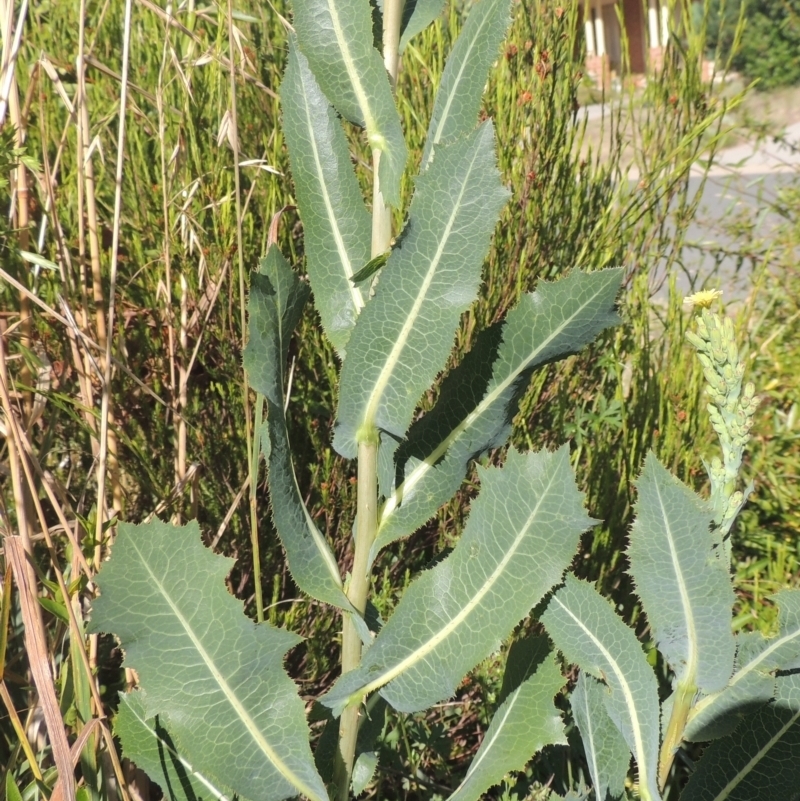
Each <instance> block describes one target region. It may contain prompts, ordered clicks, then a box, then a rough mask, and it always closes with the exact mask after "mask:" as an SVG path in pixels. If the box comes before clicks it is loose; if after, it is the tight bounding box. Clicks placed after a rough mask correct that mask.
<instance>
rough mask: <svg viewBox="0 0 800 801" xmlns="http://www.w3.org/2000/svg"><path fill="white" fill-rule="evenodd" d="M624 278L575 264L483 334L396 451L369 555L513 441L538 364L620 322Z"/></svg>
mask: <svg viewBox="0 0 800 801" xmlns="http://www.w3.org/2000/svg"><path fill="white" fill-rule="evenodd" d="M621 280H622V271H621V270H618V269H612V270H602V271H599V272H594V273H583V272H580V271H579V270H573V271H572V272H571V273H570V274H569V275H568V276H567V277H566V278H563V279H561V280H560V281H556V282H555V283H549V282H546V281H540V282H539V285H538V287H537V290H536V291H535V292H533V293H531V294H527V295H523V296H522V298H521V299H520V302H519V304H518V305H517V306H516V307H515V308H514V309H513V310H512V311H511V312H510V313H509V314H508V318H507V320H506V323H505V326H504V327H503V328H502V329H501V327H500V326H494V327H492V328H491V329H487V330H486V331H484V332H482V333H481V335H480V336H479V337H478V340H477V342H476V344H475V347H474V348H473V349H472V351H470V352H469V353H468V354H467V355H466V356H465V357H464V359H463V361H462V363H461V364H460V365H459V366H458V367H456V368H455V369H454V370H453V371H451V373H450V374H449V375H448V376H447V378H446V379H445V380H444V382H443V383H442V387H441V391H440V393H439V400H438V402H437V404H436V406H435V407H434V408H433V409H432V410H431V411H430V412H429V413H428V414H426V415H425V416H424V417H423V418H422V419H421V420H420V421H419V422H418V423H415V424H414V425H413V426H412V427H411V429H410V430H409V432H408V436H407V438H406V441H405V442H403V443H402V444H401V445H400V447H399V449H398V451H397V454H396V458H395V463H396V469H395V472H396V474H397V476H398V478H397V481H396V482H393V483H396V488H394V490H393V491H392V492H390V493H389V494H388V496H387V498H386V501H385V503H384V504H383V506H382V508H381V509H380V510H379V516H378V533H377V537H376V539H375V543H374V544H373V547H372V553H371V556H370V558H371V560H372V559H374V558H375V556H377V554H378V553H379V552H380V550H381V549H382V548H384V547H385V546H386V545H388V544H389V543H390V542H394V541H395V540H397V539H399V538H400V537H405V536H408V535H409V534H411V533H412V532H414V531H415V530H416V529H417V528H419V526H421V525H423V524H424V523H425V521H426V520H428V519H429V518H430V517H431V516H432V515H433V514H435V513H436V510H437V509H438V508H439V507H440V506H441V505H442V504H443V503H446V502H447V501H448V500H449V499H450V498H451V497H452V495H453V493H454V492H455V491H456V490H457V489H458V487H459V485H460V484H461V481H462V479H463V478H464V475H465V473H466V471H467V466H468V464H469V462H470V461H471V460H472V459H474V458H477V457H479V456H481V455H482V454H484V453H485V452H486V451H488V450H489V449H490V448H496V447H499V446H500V445H503V444H504V443H505V442H506V441H507V440H508V437H509V434H510V433H511V421H512V420H513V418H514V415H515V414H516V412H517V407H518V404H519V401H520V399H521V398H522V396H523V395H524V394H525V391H526V390H527V388H528V383H529V380H530V377H531V374H532V372H533V371H534V370H535V369H536V368H537V367H540V366H542V365H544V364H548V363H550V362H553V361H555V360H557V359H561V358H564V357H565V356H567V355H569V354H571V353H576V352H577V351H578V350H580V349H581V348H582V347H583V346H584V345H587V344H588V343H589V342H591V341H592V340H593V339H594V338H595V337H596V336H597V335H598V334H599V333H600V332H601V331H602V330H604V329H605V328H608V327H609V326H612V325H616V324H617V323H618V322H619V317H618V316H617V314H616V312H615V311H614V302H615V299H616V296H617V292H618V290H619V284H620V281H621ZM501 334H502V338H503V341H502V344H500V343H499V338H500V336H501ZM382 450H383V446H382ZM381 486H382V488H383V487H384V486H385V484H382V485H381Z"/></svg>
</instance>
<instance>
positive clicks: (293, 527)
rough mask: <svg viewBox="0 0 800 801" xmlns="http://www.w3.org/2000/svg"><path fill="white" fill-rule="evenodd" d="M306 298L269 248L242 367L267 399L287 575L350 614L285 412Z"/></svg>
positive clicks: (268, 450) (254, 286) (256, 286)
mask: <svg viewBox="0 0 800 801" xmlns="http://www.w3.org/2000/svg"><path fill="white" fill-rule="evenodd" d="M307 299H308V286H307V285H306V284H304V283H303V282H302V281H300V279H299V278H298V277H297V275H296V274H295V273H294V271H293V270H292V269H291V267H289V265H288V264H287V263H286V260H285V259H284V258H283V256H282V255H281V253H280V251H279V250H278V248H277V246H273V247H272V248H270V250H269V252H268V253H267V256H266V257H265V258H264V259H262V260H261V265H260V270H259V272H258V273H256V274H254V275H253V276H252V279H251V284H250V304H249V306H250V336H249V339H248V342H247V347H246V348H245V353H244V366H245V369H246V370H247V372H248V375H249V376H250V384H251V386H252V387H253V388H254V389H255V390H256V391H257V392H260V393H261V394H262V395H264V397H265V398H266V401H267V432H268V434H269V444H268V446H266V445H265V446H264V456H265V458H266V460H267V465H268V468H269V488H270V501H271V507H272V516H273V519H274V521H275V528H276V529H277V531H278V535H279V536H280V538H281V542H282V543H283V547H284V548H285V549H286V558H287V561H288V563H289V569H290V570H291V573H292V577H293V578H294V580H295V581H296V582H297V586H298V587H300V589H301V590H303V592H306V593H308V594H309V595H310V596H311V597H312V598H316V599H317V600H320V601H325V602H326V603H330V604H333V605H334V606H338V607H340V608H341V609H348V610H349V609H351V608H352V607H351V605H350V603H349V601H348V600H347V598H346V596H345V594H344V592H343V590H342V579H341V576H340V574H339V566H338V564H337V562H336V558H335V557H334V555H333V552H332V551H331V548H330V546H329V545H328V541H327V540H326V539H325V536H324V535H323V534H322V532H321V531H320V530H319V529H318V528H317V526H316V524H315V523H314V521H313V519H312V518H311V515H310V514H309V513H308V509H306V506H305V503H304V502H303V498H302V496H301V494H300V488H299V487H298V485H297V478H296V476H295V472H294V465H293V464H292V452H291V447H290V444H289V431H288V428H287V425H286V415H285V412H284V406H285V398H284V386H285V383H286V377H285V373H286V361H287V356H288V352H289V343H290V340H291V336H292V332H293V331H294V328H295V326H296V325H297V323H298V322H299V320H300V316H301V314H302V311H303V306H304V305H305V303H306V300H307ZM262 441H263V440H262Z"/></svg>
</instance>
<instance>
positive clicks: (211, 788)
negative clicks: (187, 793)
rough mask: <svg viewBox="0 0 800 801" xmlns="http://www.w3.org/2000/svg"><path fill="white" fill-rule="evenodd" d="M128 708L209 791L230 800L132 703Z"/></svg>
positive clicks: (221, 800)
mask: <svg viewBox="0 0 800 801" xmlns="http://www.w3.org/2000/svg"><path fill="white" fill-rule="evenodd" d="M125 695H128V693H124V694H123V697H124V696H125ZM126 708H127V710H128V712H129V713H130V714H131V715H132V716H133V717H134V718H135V719H136V720H137V721H138V722H139V724H140V725H141V726H142V728H143V729H146V730H147V731H148V732H150V734H152V735H153V737H154V738H155V739H156V740H158V741H159V743H161V744H162V745H163V746H164V748H166V749H167V751H169V752H170V754H172V756H174V757H175V759H177V760H178V761H179V762H180V763H181V765H183V767H184V768H186V770H187V771H188V772H189V773H190V774H191V775H192V776H193V777H194V778H195V779H197V781H199V782H200V783H201V784H202V785H203V786H204V787H207V788H208V789H209V791H210V792H211V793H212V794H213V795H214V797H215V798H217V799H219V801H230V799H229V798H228V796H226V795H225V794H224V793H223V792H222V790H218V789H217V788H216V787H215V786H214V785H213V784H212V783H211V782H210V781H209V780H208V779H207V778H206V777H205V776H204V775H203V774H202V773H199V772H198V771H196V770H195V769H194V768H193V767H192V765H191V763H189V762H187V761H186V760H185V759H184V758H183V757H182V756H181V755H180V754H179V753H178V752H177V751H176V750H175V749H174V748H173V747H172V746H171V745H170V744H169V743H168V742H167V741H166V740H164V738H163V737H161V736H160V735H159V733H158V732H157V731H156V730H155V729H153V728H152V727H151V726H150V725H149V724H148V722H147V720H145V718H143V717H142V716H141V715H139V714H138V713H137V712H136V710H134V708H133V707H132V706H131V705H130V704H126ZM130 759H131V761H132V762H134V763H135V762H136V755H135V754H134V755H133V756H131V757H130Z"/></svg>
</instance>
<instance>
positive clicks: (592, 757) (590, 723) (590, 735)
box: [581, 676, 600, 795]
mask: <svg viewBox="0 0 800 801" xmlns="http://www.w3.org/2000/svg"><path fill="white" fill-rule="evenodd" d="M588 681H589V678H588V676H587V677H585V678H584V682H588ZM583 705H584V708H585V710H586V727H587V728H588V729H589V731H587V732H586V733H584V732H581V738H582V739H584V738H585V739H587V740H588V741H589V747H588V748H584V752H585V753H586V757H587V759H589V761H590V762H591V763H592V769H590V771H589V773H590V775H591V776H593V777H597V778H598V779H599V778H600V768H599V767H598V765H597V748H596V746H595V744H594V719H593V717H592V713H591V710H590V709H589V690H588V689H587V688H586V687H584V688H583ZM595 793H596V794H598V795H599V790H597V789H595Z"/></svg>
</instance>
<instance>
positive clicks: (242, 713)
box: [130, 540, 322, 801]
mask: <svg viewBox="0 0 800 801" xmlns="http://www.w3.org/2000/svg"><path fill="white" fill-rule="evenodd" d="M130 542H131V545H132V547H133V549H134V550H135V551H136V553H137V554H138V556H139V559H140V560H141V562H142V566H143V567H144V569H145V571H146V572H147V573H148V574H149V576H150V579H151V581H152V582H153V584H154V585H155V586H156V587H157V588H158V590H159V592H160V593H161V595H162V597H163V598H164V600H165V601H166V602H167V604H168V605H169V607H170V609H171V610H172V612H173V613H174V615H175V617H176V618H177V619H178V621H179V622H180V624H181V626H182V627H183V630H184V631H185V632H186V635H187V636H188V637H189V639H190V640H191V641H192V644H193V645H194V646H195V648H196V649H197V652H198V653H199V654H200V657H201V658H202V660H203V662H204V663H205V665H206V667H207V668H208V670H209V672H210V673H211V675H212V677H213V678H214V680H215V681H216V683H217V685H218V686H219V688H220V690H221V691H222V693H223V695H224V696H225V697H226V698H227V699H228V703H229V704H230V705H231V707H232V708H233V710H234V712H236V714H237V716H238V717H239V719H240V720H241V721H242V723H243V724H244V726H245V729H247V731H248V732H249V734H250V736H251V738H252V739H253V741H254V742H255V744H256V745H257V746H258V747H259V749H260V751H261V752H262V753H263V754H264V756H265V757H266V758H267V759H268V760H269V761H270V762H271V763H272V764H273V765H274V766H275V768H276V769H277V770H278V772H279V773H280V774H281V775H282V776H283V777H284V778H285V779H286V780H287V781H288V782H289V783H290V784H292V785H293V786H294V787H296V788H297V789H298V790H299V791H300V792H301V793H304V794H305V795H307V796H308V797H309V798H312V799H316V800H317V801H322V799H321V798H320V796H318V795H317V794H316V792H315V791H314V790H312V789H311V788H310V787H308V785H306V783H305V782H304V781H303V780H302V779H301V778H299V777H298V776H296V775H295V773H294V771H293V770H291V769H290V768H289V767H288V766H287V765H286V764H285V763H284V762H283V760H282V759H281V758H280V757H279V756H278V755H277V754H276V753H275V751H274V750H273V749H272V746H271V745H270V744H269V743H268V742H267V741H266V739H264V736H263V735H262V734H261V732H260V731H259V729H258V726H257V725H256V722H255V721H254V720H253V719H252V718H251V717H250V715H249V714H248V712H247V710H246V709H245V708H244V706H243V704H242V702H241V701H240V700H239V699H238V697H237V696H236V693H235V692H234V691H233V689H232V688H231V687H230V686H229V685H228V682H227V681H226V680H225V677H224V676H223V675H222V673H221V672H220V671H219V668H217V666H216V664H214V660H213V659H212V658H211V656H210V654H208V652H207V651H206V649H205V648H204V647H203V644H202V642H201V640H200V639H199V638H198V637H197V635H196V634H195V632H194V630H193V629H192V627H191V626H190V625H189V621H188V620H186V618H185V617H184V616H183V614H182V613H181V611H180V608H179V607H178V606H177V605H176V604H175V602H174V601H173V600H172V597H171V596H170V594H169V593H168V592H167V590H166V588H165V587H164V585H163V584H162V583H161V581H160V579H159V578H158V576H156V574H155V573H154V572H153V571H152V570H151V569H150V565H149V564H148V563H147V560H146V559H145V557H144V554H143V553H142V552H141V551H140V550H139V548H138V547H137V545H136V543H135V542H133V540H130Z"/></svg>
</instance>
